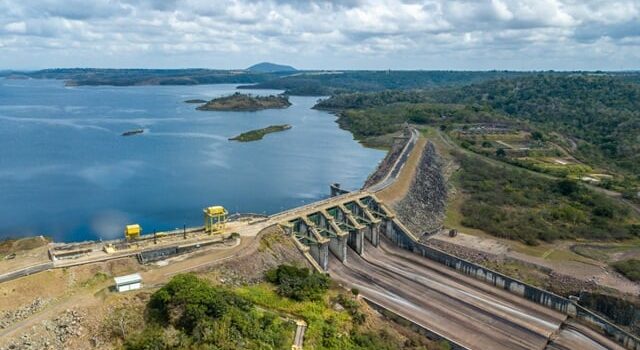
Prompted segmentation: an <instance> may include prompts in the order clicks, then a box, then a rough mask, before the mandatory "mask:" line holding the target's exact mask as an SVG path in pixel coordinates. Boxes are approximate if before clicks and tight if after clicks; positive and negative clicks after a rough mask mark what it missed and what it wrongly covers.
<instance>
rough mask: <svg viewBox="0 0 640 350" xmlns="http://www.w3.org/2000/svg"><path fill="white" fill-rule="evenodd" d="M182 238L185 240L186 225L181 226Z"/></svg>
mask: <svg viewBox="0 0 640 350" xmlns="http://www.w3.org/2000/svg"><path fill="white" fill-rule="evenodd" d="M182 237H183V238H184V239H187V225H186V224H185V225H182Z"/></svg>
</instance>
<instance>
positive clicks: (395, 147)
mask: <svg viewBox="0 0 640 350" xmlns="http://www.w3.org/2000/svg"><path fill="white" fill-rule="evenodd" d="M410 133H411V130H409V129H406V130H405V132H404V133H403V135H402V137H396V138H394V139H393V143H392V144H391V149H390V150H389V152H387V155H386V156H385V157H384V159H383V160H382V162H380V164H379V165H378V167H377V168H376V171H374V172H373V174H371V175H369V178H367V181H365V183H364V185H363V186H362V188H363V189H365V188H367V187H370V186H373V185H375V184H377V183H378V182H380V181H382V179H384V178H385V176H387V174H388V173H389V172H390V171H391V168H393V165H394V164H395V163H396V160H398V157H399V156H400V154H402V150H403V149H404V146H406V145H407V142H409V137H410Z"/></svg>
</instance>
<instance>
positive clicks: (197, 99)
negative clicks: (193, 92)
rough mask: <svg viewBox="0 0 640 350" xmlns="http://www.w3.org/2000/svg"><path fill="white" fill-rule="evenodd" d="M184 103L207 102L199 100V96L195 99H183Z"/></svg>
mask: <svg viewBox="0 0 640 350" xmlns="http://www.w3.org/2000/svg"><path fill="white" fill-rule="evenodd" d="M184 103H207V101H205V100H201V99H199V98H196V99H193V100H186V101H184Z"/></svg>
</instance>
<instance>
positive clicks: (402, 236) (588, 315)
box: [383, 219, 640, 350]
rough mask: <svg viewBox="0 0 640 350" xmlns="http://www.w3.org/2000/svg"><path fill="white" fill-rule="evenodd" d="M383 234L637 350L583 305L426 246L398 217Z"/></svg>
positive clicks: (636, 343) (633, 340)
mask: <svg viewBox="0 0 640 350" xmlns="http://www.w3.org/2000/svg"><path fill="white" fill-rule="evenodd" d="M383 227H384V229H383V234H384V235H385V237H387V238H389V239H390V240H391V241H392V242H393V243H395V244H396V245H397V246H398V247H400V248H403V249H406V250H409V251H412V252H413V253H416V254H419V255H422V256H424V257H426V258H429V259H431V260H433V261H437V262H439V263H441V264H443V265H446V266H448V267H451V268H453V269H456V270H457V271H459V272H461V273H463V274H465V275H468V276H471V277H474V278H476V279H478V280H481V281H484V282H486V283H489V284H491V285H494V286H496V287H498V288H502V289H505V290H508V291H509V292H511V293H513V294H516V295H519V296H521V297H523V298H526V299H529V300H531V301H533V302H535V303H538V304H541V305H544V306H546V307H549V308H552V309H555V310H558V311H560V312H563V313H565V314H567V315H569V316H571V317H574V318H576V319H578V320H581V321H583V322H585V323H587V324H589V325H590V326H595V327H596V328H598V329H600V330H601V331H602V332H603V333H605V334H606V335H608V336H609V337H611V338H612V339H615V340H616V341H617V342H618V343H619V344H621V345H623V346H624V347H625V348H627V349H632V350H640V339H638V338H637V337H635V336H633V335H632V334H630V333H628V332H626V331H624V330H623V329H621V328H620V327H618V326H616V325H614V324H613V323H611V322H609V321H608V320H606V319H605V318H603V317H602V316H599V315H597V314H595V313H593V312H591V311H589V310H587V309H585V308H584V307H582V306H580V305H577V304H575V303H574V302H572V301H571V300H569V299H567V298H564V297H561V296H559V295H557V294H554V293H551V292H549V291H546V290H544V289H540V288H538V287H534V286H532V285H529V284H527V283H524V282H522V281H519V280H516V279H514V278H511V277H509V276H506V275H503V274H501V273H499V272H496V271H493V270H490V269H488V268H486V267H483V266H481V265H477V264H474V263H472V262H470V261H467V260H464V259H461V258H458V257H456V256H454V255H451V254H448V253H445V252H443V251H440V250H437V249H435V248H432V247H428V246H426V245H424V244H422V243H420V242H418V240H417V239H416V238H415V237H413V235H412V234H411V233H409V231H408V230H407V229H406V228H405V227H404V226H403V225H402V224H401V223H400V222H399V221H397V219H394V220H392V221H389V222H387V223H386V225H383Z"/></svg>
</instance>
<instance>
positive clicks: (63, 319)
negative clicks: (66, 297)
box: [2, 310, 87, 350]
mask: <svg viewBox="0 0 640 350" xmlns="http://www.w3.org/2000/svg"><path fill="white" fill-rule="evenodd" d="M84 318H85V315H84V314H83V313H82V312H80V311H77V310H66V311H65V312H63V313H61V314H60V315H59V316H57V317H55V318H54V319H52V320H44V321H42V323H41V324H40V325H37V326H34V327H32V329H31V331H30V332H25V333H24V334H22V335H21V336H20V337H19V338H16V339H14V340H13V341H11V342H10V343H9V345H8V346H7V347H6V348H3V349H2V350H4V349H7V350H9V349H12V350H13V349H16V350H18V349H20V350H22V349H24V350H31V349H33V350H36V349H38V350H40V349H69V348H73V346H71V345H70V344H69V343H70V342H71V341H72V340H74V339H75V340H77V339H78V338H81V337H85V336H87V329H86V328H85V327H84V326H82V321H83V320H84Z"/></svg>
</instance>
